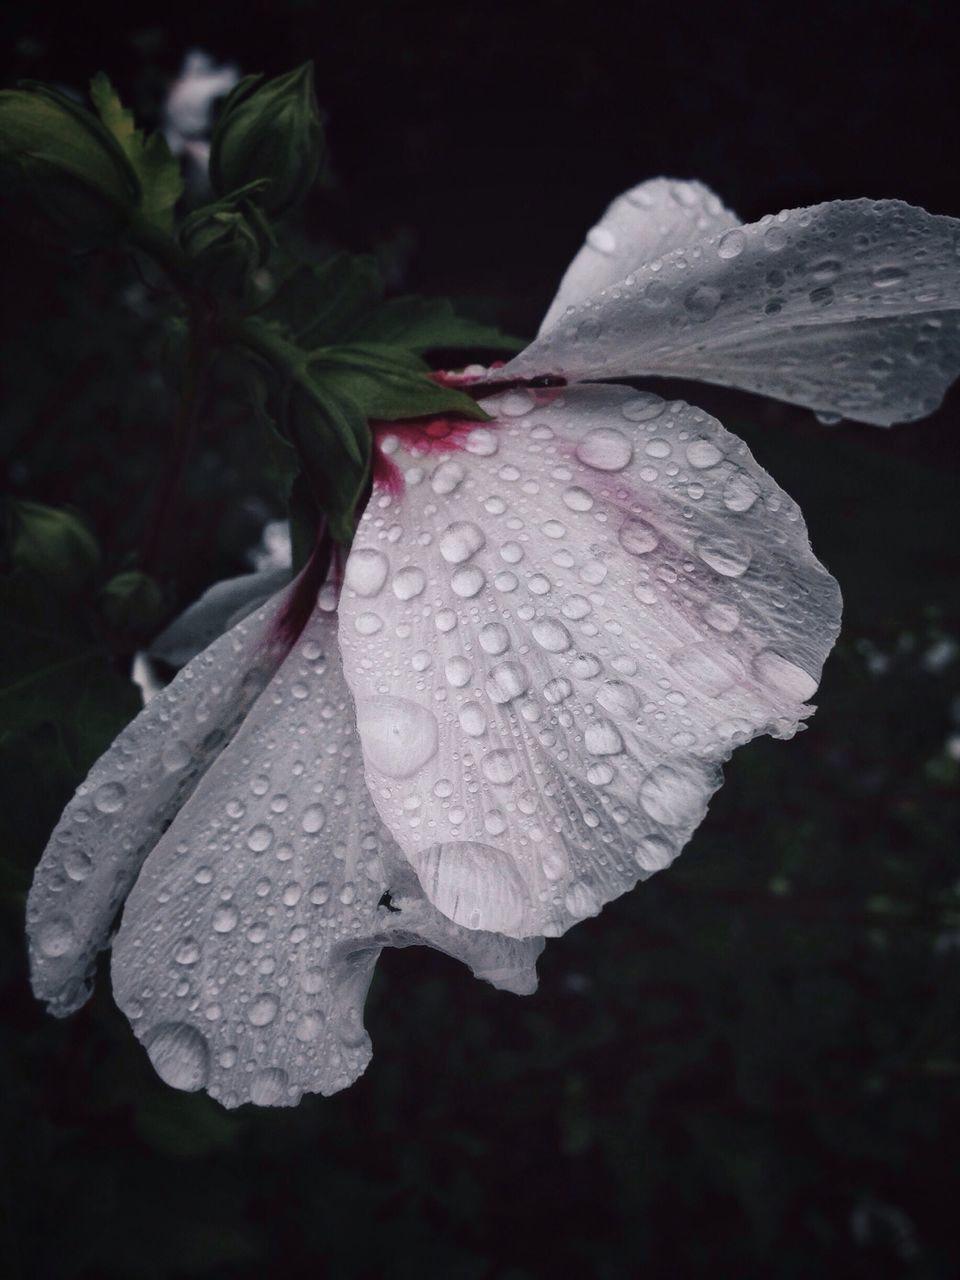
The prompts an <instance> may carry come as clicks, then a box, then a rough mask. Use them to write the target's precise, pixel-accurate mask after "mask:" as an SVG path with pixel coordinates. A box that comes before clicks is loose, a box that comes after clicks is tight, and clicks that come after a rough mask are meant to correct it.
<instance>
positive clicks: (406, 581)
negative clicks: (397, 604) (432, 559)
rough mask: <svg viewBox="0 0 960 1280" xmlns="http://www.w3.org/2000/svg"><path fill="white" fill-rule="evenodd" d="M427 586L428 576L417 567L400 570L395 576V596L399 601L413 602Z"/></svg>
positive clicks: (409, 566)
mask: <svg viewBox="0 0 960 1280" xmlns="http://www.w3.org/2000/svg"><path fill="white" fill-rule="evenodd" d="M426 585H427V575H426V574H425V573H424V572H423V570H422V569H418V568H417V567H416V565H407V566H406V568H404V569H398V570H397V572H396V573H395V574H394V576H393V594H394V595H395V596H396V597H397V599H398V600H412V599H413V598H414V597H415V596H418V595H420V594H421V593H422V591H423V589H424V587H425V586H426Z"/></svg>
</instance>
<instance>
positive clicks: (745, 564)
mask: <svg viewBox="0 0 960 1280" xmlns="http://www.w3.org/2000/svg"><path fill="white" fill-rule="evenodd" d="M696 546H697V555H698V556H699V557H700V559H701V560H702V561H703V562H704V564H707V565H709V566H710V568H711V569H715V570H716V572H717V573H719V574H722V575H723V577H725V578H739V577H741V576H742V575H743V574H745V573H746V571H747V569H748V568H749V566H750V561H751V559H752V557H753V553H752V551H751V550H750V547H749V546H748V545H747V543H745V542H741V541H740V539H739V538H727V537H724V536H723V535H722V534H706V535H705V536H704V537H702V538H698V539H697V544H696Z"/></svg>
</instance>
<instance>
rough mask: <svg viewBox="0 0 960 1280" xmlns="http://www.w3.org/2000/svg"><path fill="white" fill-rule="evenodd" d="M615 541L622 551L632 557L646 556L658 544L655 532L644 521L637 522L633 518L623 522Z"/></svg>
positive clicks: (637, 520) (658, 540) (658, 539)
mask: <svg viewBox="0 0 960 1280" xmlns="http://www.w3.org/2000/svg"><path fill="white" fill-rule="evenodd" d="M617 539H618V541H619V543H620V545H621V547H623V549H624V551H626V552H628V553H629V554H630V555H632V556H644V555H647V554H648V553H649V552H650V551H653V549H654V548H655V547H656V546H657V545H658V543H659V542H660V538H659V536H658V535H657V532H656V530H655V529H654V528H653V527H652V526H651V525H649V524H647V522H646V520H639V519H637V518H636V517H635V516H630V517H629V518H628V519H626V520H624V522H623V524H622V525H621V526H620V530H619V532H618V534H617Z"/></svg>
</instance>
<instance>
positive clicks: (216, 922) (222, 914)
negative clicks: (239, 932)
mask: <svg viewBox="0 0 960 1280" xmlns="http://www.w3.org/2000/svg"><path fill="white" fill-rule="evenodd" d="M239 920H240V913H239V912H238V911H237V909H236V907H234V906H231V905H230V903H229V902H221V903H220V905H219V906H218V907H217V908H216V910H215V911H214V913H213V929H214V932H215V933H232V932H233V930H234V929H235V928H236V927H237V924H238V922H239Z"/></svg>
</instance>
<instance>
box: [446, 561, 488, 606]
mask: <svg viewBox="0 0 960 1280" xmlns="http://www.w3.org/2000/svg"><path fill="white" fill-rule="evenodd" d="M485 581H486V579H485V578H484V576H483V572H482V571H481V570H480V569H478V568H477V566H476V565H465V566H464V567H463V568H461V569H457V570H456V572H455V573H454V575H453V577H452V578H451V579H450V587H451V589H452V590H453V593H454V595H458V596H459V597H460V599H461V600H472V599H473V597H474V596H476V595H479V594H480V591H481V590H482V589H483V584H484V582H485Z"/></svg>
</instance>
